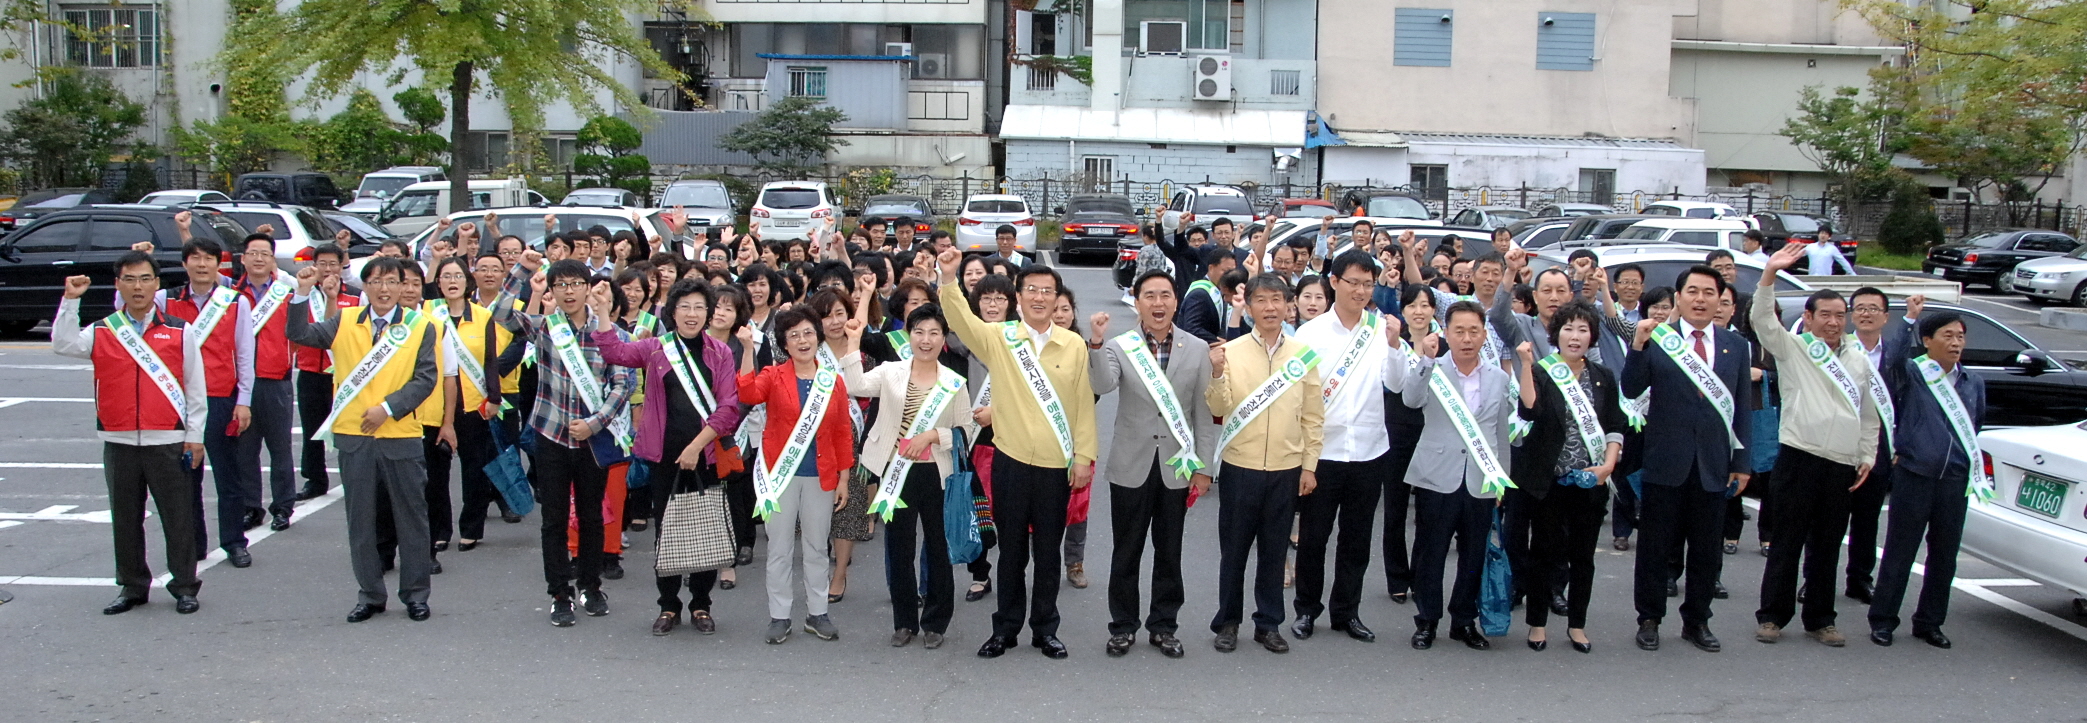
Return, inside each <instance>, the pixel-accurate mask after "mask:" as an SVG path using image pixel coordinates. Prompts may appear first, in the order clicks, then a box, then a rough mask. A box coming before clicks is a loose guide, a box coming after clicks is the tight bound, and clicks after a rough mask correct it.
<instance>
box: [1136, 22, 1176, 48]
mask: <svg viewBox="0 0 2087 723" xmlns="http://www.w3.org/2000/svg"><path fill="white" fill-rule="evenodd" d="M1139 27H1140V28H1141V31H1140V34H1141V35H1142V36H1143V37H1140V38H1139V40H1138V52H1140V53H1143V54H1145V55H1180V54H1181V52H1182V51H1183V50H1185V49H1187V48H1188V23H1185V22H1182V21H1179V20H1146V21H1144V22H1142V23H1140V24H1139Z"/></svg>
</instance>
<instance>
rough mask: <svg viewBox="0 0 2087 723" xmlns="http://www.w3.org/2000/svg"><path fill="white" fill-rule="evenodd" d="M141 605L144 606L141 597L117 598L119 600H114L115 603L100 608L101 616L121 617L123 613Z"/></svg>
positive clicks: (143, 600)
mask: <svg viewBox="0 0 2087 723" xmlns="http://www.w3.org/2000/svg"><path fill="white" fill-rule="evenodd" d="M143 604H145V598H141V597H119V598H116V601H115V602H112V603H109V606H108V607H105V608H102V609H101V614H103V615H122V614H124V613H127V612H130V611H131V609H132V608H136V607H138V606H139V605H143Z"/></svg>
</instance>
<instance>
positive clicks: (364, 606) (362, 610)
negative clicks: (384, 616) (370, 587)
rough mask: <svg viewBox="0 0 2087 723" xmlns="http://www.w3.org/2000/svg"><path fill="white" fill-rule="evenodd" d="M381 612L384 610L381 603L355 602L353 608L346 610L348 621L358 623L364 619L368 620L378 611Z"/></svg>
mask: <svg viewBox="0 0 2087 723" xmlns="http://www.w3.org/2000/svg"><path fill="white" fill-rule="evenodd" d="M381 612H384V606H382V605H371V604H369V603H356V604H355V608H354V609H353V610H349V611H348V622H351V623H359V622H362V621H364V620H368V619H370V618H372V617H375V616H376V615H377V614H378V613H381Z"/></svg>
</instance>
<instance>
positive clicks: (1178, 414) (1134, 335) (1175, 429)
mask: <svg viewBox="0 0 2087 723" xmlns="http://www.w3.org/2000/svg"><path fill="white" fill-rule="evenodd" d="M1116 346H1118V347H1121V348H1122V349H1123V356H1124V358H1126V359H1129V360H1130V370H1131V373H1132V374H1135V375H1137V377H1138V381H1140V382H1144V383H1145V392H1146V393H1147V394H1150V395H1152V400H1153V401H1154V402H1155V404H1154V405H1153V406H1156V407H1158V408H1159V418H1160V421H1163V422H1166V423H1167V431H1168V432H1170V433H1172V434H1173V435H1174V442H1175V443H1177V444H1180V445H1181V451H1179V452H1175V453H1174V456H1172V457H1169V458H1167V461H1166V465H1167V466H1168V467H1171V468H1173V469H1174V474H1175V475H1177V476H1179V477H1181V478H1182V479H1188V478H1189V477H1190V476H1192V475H1194V474H1195V473H1196V472H1197V471H1198V470H1201V469H1203V467H1204V466H1205V465H1204V464H1203V462H1202V460H1199V459H1196V430H1195V428H1194V427H1191V426H1189V422H1188V415H1186V414H1183V413H1182V411H1181V399H1180V398H1179V397H1177V396H1175V395H1174V385H1173V384H1171V383H1169V382H1168V381H1167V373H1166V371H1165V370H1162V369H1160V366H1159V360H1158V359H1154V358H1152V352H1151V351H1148V350H1146V349H1145V336H1144V334H1142V333H1139V332H1136V331H1126V332H1123V333H1122V334H1119V335H1117V337H1116Z"/></svg>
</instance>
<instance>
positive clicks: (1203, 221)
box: [1159, 185, 1254, 238]
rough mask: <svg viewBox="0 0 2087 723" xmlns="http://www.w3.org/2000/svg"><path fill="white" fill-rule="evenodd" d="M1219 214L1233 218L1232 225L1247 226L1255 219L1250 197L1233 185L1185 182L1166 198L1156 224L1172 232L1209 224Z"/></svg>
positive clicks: (1222, 216) (1235, 227)
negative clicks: (1188, 183)
mask: <svg viewBox="0 0 2087 723" xmlns="http://www.w3.org/2000/svg"><path fill="white" fill-rule="evenodd" d="M1219 218H1229V219H1232V227H1233V228H1234V229H1243V228H1246V225H1247V224H1250V223H1253V222H1254V204H1253V201H1252V200H1251V199H1248V198H1247V197H1246V192H1245V191H1242V190H1239V188H1237V187H1235V186H1214V185H1197V186H1188V187H1186V188H1181V189H1177V190H1175V191H1174V195H1173V197H1171V198H1169V199H1168V200H1167V210H1165V211H1162V212H1160V215H1159V226H1160V230H1162V231H1165V232H1167V233H1173V232H1176V231H1182V230H1185V228H1184V227H1186V226H1202V227H1204V228H1209V227H1210V222H1212V221H1216V220H1218V219H1219ZM1242 238H1244V237H1243V236H1242Z"/></svg>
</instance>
